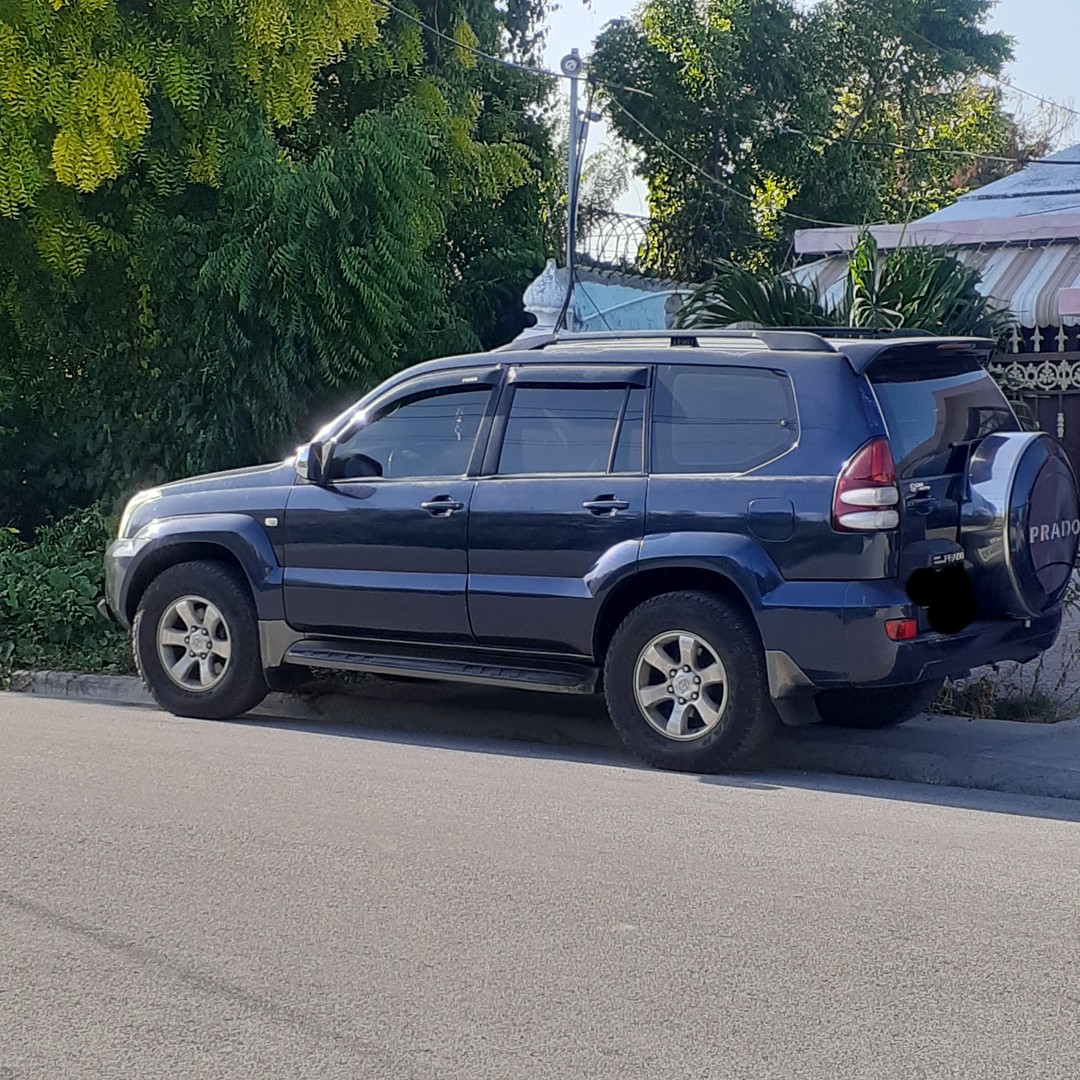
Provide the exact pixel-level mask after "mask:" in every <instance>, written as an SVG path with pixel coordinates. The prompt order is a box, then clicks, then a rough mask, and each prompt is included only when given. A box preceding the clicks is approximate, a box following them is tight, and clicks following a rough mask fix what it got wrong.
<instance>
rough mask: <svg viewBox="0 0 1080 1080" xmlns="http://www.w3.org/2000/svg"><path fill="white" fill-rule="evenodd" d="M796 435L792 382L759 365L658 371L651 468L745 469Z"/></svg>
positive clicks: (664, 470) (704, 471)
mask: <svg viewBox="0 0 1080 1080" xmlns="http://www.w3.org/2000/svg"><path fill="white" fill-rule="evenodd" d="M797 439H798V421H797V415H796V412H795V398H794V395H793V393H792V389H791V382H790V380H789V379H788V378H787V376H786V375H783V374H781V373H779V372H776V371H768V370H765V369H762V368H743V367H711V366H705V365H689V364H688V365H685V366H676V365H671V366H667V367H663V368H661V369H660V371H659V377H658V378H657V385H656V393H655V397H654V401H653V424H652V471H653V472H654V473H667V474H687V473H689V474H709V473H744V472H748V471H749V470H751V469H755V468H757V467H758V466H760V465H764V464H765V463H766V462H769V461H772V460H774V459H775V458H778V457H780V456H781V455H782V454H784V453H786V452H787V451H788V450H790V449H791V447H792V446H794V445H795V442H796V441H797Z"/></svg>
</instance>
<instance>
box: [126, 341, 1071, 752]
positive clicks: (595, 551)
mask: <svg viewBox="0 0 1080 1080" xmlns="http://www.w3.org/2000/svg"><path fill="white" fill-rule="evenodd" d="M992 349H993V345H992V343H991V342H988V341H982V340H977V339H954V338H936V337H932V336H929V335H916V334H908V335H905V336H897V335H891V336H890V335H881V336H876V337H874V336H871V337H865V336H864V337H858V336H853V335H845V334H844V333H842V332H839V331H838V332H836V333H833V332H831V331H830V332H824V333H823V334H822V335H819V334H818V333H808V332H800V331H715V332H713V331H704V332H693V331H691V332H685V333H684V332H674V333H660V334H626V335H622V334H617V333H616V334H604V335H564V336H561V337H559V338H544V339H540V338H537V339H535V340H534V341H533V342H525V343H518V344H516V345H513V346H510V347H508V348H507V349H504V350H500V351H498V352H495V353H488V354H484V355H476V356H465V357H454V358H450V359H444V360H437V361H433V362H430V363H425V364H421V365H420V366H418V367H415V368H412V369H411V370H408V371H405V372H402V373H401V374H399V375H397V376H395V377H394V378H392V379H390V380H389V381H388V382H386V383H384V384H383V385H382V386H380V387H379V388H378V389H377V390H374V391H373V392H372V393H370V394H369V395H368V396H367V397H365V398H364V399H363V400H362V401H361V402H360V403H359V404H358V405H356V406H355V407H353V408H350V409H349V410H348V411H347V412H345V413H344V414H342V415H341V416H340V417H339V418H338V419H337V420H335V421H334V422H332V423H330V424H328V425H327V426H326V427H325V428H324V429H323V430H322V431H320V432H319V433H318V435H317V436H316V437H315V439H314V440H313V441H312V442H311V443H309V444H308V445H306V446H304V447H302V448H301V449H300V450H299V451H298V453H297V454H296V456H295V457H294V458H291V459H289V460H288V461H285V462H282V463H280V464H275V465H268V466H265V467H259V468H252V469H243V470H239V471H236V472H228V473H221V474H218V475H214V476H204V477H200V478H198V479H194V480H185V481H181V482H179V483H174V484H168V485H166V486H164V487H161V488H159V489H155V490H153V491H145V492H142V493H140V494H139V495H137V496H136V497H135V498H134V499H132V500H131V502H130V503H129V505H128V506H127V508H126V510H125V512H124V515H123V520H122V522H121V525H120V530H119V538H118V539H117V540H116V542H115V543H113V544H112V545H111V547H110V549H109V552H108V557H107V577H108V596H107V605H108V609H109V610H111V612H112V613H113V614H114V615H115V617H116V618H118V619H119V620H120V621H121V622H123V623H124V624H125V625H131V626H132V628H133V636H134V647H135V655H136V657H137V660H138V663H139V668H140V670H141V672H142V674H143V677H144V678H145V680H146V682H147V684H148V686H149V687H150V689H151V691H152V692H153V694H154V696H155V698H156V699H157V701H158V702H160V704H161V705H162V706H164V707H165V708H166V709H168V710H170V711H172V712H174V713H178V714H180V715H184V716H195V717H206V718H225V717H231V716H236V715H238V714H240V713H243V712H245V711H247V710H249V709H251V708H252V707H254V706H255V705H257V704H258V703H259V701H260V700H261V699H262V697H263V696H264V695H265V694H266V692H267V690H268V688H273V687H282V686H286V685H288V681H289V680H288V675H289V674H290V673H293V674H296V673H297V672H298V670H299V671H303V670H304V669H312V668H331V669H341V670H345V671H363V672H375V673H381V674H392V675H399V676H406V677H414V678H430V679H456V680H464V681H468V682H475V683H483V684H488V685H497V686H514V687H523V688H528V689H533V690H549V691H555V692H558V693H586V694H591V693H598V692H601V691H602V692H603V693H604V694H605V696H606V699H607V705H608V708H609V711H610V713H611V717H612V720H613V721H614V723H615V726H616V727H617V728H618V730H619V732H620V734H621V735H622V737H623V739H624V740H625V741H626V743H627V745H628V746H629V747H630V749H631V750H633V751H634V752H635V753H636V754H638V755H639V756H640V757H641V758H643V759H644V760H645V761H647V762H650V763H652V764H654V765H658V766H661V767H664V768H673V769H687V770H695V771H710V770H716V769H722V768H725V767H728V766H731V765H734V764H737V763H738V762H740V761H742V760H745V759H746V758H747V757H748V756H749V755H750V754H751V753H752V752H753V751H754V750H755V749H756V748H757V747H758V746H760V745H761V743H762V742H763V740H765V739H766V738H767V737H768V735H769V734H770V732H771V731H773V730H774V728H775V726H776V724H777V723H779V722H781V721H782V722H785V723H789V724H802V723H808V722H814V721H820V720H824V721H826V722H828V723H834V724H840V725H845V726H851V727H863V728H868V727H869V728H876V727H885V726H888V725H890V724H895V723H900V722H902V721H904V720H907V719H910V718H911V717H912V716H914V715H916V714H918V713H919V712H920V711H922V710H923V709H925V707H926V706H927V704H928V703H929V702H930V700H931V699H932V698H933V697H934V695H935V694H936V693H937V692H938V690H939V688H940V686H941V683H942V680H943V679H944V678H946V677H956V676H960V675H963V674H964V673H966V672H967V671H968V670H969V669H971V668H972V667H975V666H978V665H982V664H987V663H991V662H994V661H999V660H1020V661H1023V660H1028V659H1031V658H1033V657H1035V656H1036V655H1038V653H1040V652H1041V651H1042V650H1045V649H1047V648H1048V647H1049V646H1050V645H1051V644H1052V643H1053V642H1054V640H1055V637H1056V636H1057V634H1058V630H1059V627H1060V622H1061V604H1062V599H1063V596H1064V594H1065V591H1066V588H1067V585H1068V581H1069V578H1070V575H1071V573H1072V570H1073V566H1074V564H1075V561H1076V554H1077V544H1078V535H1080V509H1078V501H1077V489H1076V483H1075V480H1074V477H1073V473H1072V470H1071V468H1070V466H1069V463H1068V460H1067V459H1066V457H1065V455H1064V453H1063V451H1062V450H1061V448H1060V446H1059V445H1058V444H1057V442H1055V441H1054V440H1053V439H1051V438H1049V437H1047V436H1045V435H1042V434H1039V433H1027V432H1023V431H1021V430H1020V428H1019V425H1018V424H1017V422H1016V418H1015V416H1014V414H1013V412H1012V410H1011V409H1010V407H1009V405H1008V403H1007V401H1006V400H1005V398H1004V397H1003V396H1002V394H1001V392H1000V390H999V389H998V387H997V386H996V384H995V383H994V382H993V381H992V380H991V379H990V377H989V376H988V375H987V374H986V373H985V371H984V365H985V362H986V361H987V359H988V358H989V356H990V355H991V352H992ZM305 674H306V672H305Z"/></svg>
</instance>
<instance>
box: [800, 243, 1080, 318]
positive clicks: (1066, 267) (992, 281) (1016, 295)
mask: <svg viewBox="0 0 1080 1080" xmlns="http://www.w3.org/2000/svg"><path fill="white" fill-rule="evenodd" d="M953 251H954V253H955V254H956V255H957V257H958V258H959V259H960V260H961V261H962V262H964V263H965V264H967V265H968V266H971V267H973V268H974V269H976V270H978V271H979V273H980V274H981V275H982V284H981V285H980V286H979V291H980V292H982V294H983V295H984V296H989V297H990V298H991V299H992V300H994V301H996V302H997V303H998V304H1000V305H1001V306H1002V307H1003V308H1008V309H1009V310H1011V311H1012V313H1013V314H1014V315H1015V316H1016V317H1017V318H1018V320H1019V322H1020V325H1021V326H1025V327H1028V328H1036V327H1038V328H1042V329H1045V328H1046V327H1053V326H1062V325H1064V326H1078V325H1080V315H1064V316H1063V315H1061V313H1060V307H1059V304H1060V293H1061V291H1062V290H1063V289H1080V239H1076V240H1071V241H1068V242H1062V241H1058V242H1050V243H1032V244H1024V245H1019V244H1004V245H997V246H979V247H967V246H963V247H956V248H954V249H953ZM846 273H847V258H846V256H843V255H832V256H829V257H828V258H826V259H821V260H819V261H818V262H813V263H808V264H806V265H805V266H800V267H798V268H797V269H796V270H794V271H792V276H793V277H794V278H795V280H796V281H799V282H801V283H803V284H809V283H811V282H815V283H816V285H817V289H818V292H819V294H820V295H821V297H822V299H823V301H824V302H825V304H826V306H832V305H833V304H834V303H836V302H838V301H839V300H840V299H841V298H842V296H843V291H844V281H845V276H846Z"/></svg>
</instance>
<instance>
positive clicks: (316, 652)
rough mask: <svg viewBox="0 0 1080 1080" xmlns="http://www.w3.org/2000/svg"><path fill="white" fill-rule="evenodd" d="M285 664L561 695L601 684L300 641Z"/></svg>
mask: <svg viewBox="0 0 1080 1080" xmlns="http://www.w3.org/2000/svg"><path fill="white" fill-rule="evenodd" d="M282 659H283V661H284V662H285V663H286V664H301V665H303V666H305V667H313V668H332V669H334V670H337V671H365V672H370V673H371V674H374V675H405V676H408V677H410V678H414V679H438V680H446V681H450V682H468V683H479V684H485V685H488V686H503V687H508V688H513V689H518V690H546V691H549V692H551V693H556V694H595V693H596V692H597V687H598V684H599V679H600V672H599V671H598V670H597V669H596V668H592V667H586V666H585V665H581V666H578V665H574V664H566V663H557V662H552V665H551V666H550V667H547V666H545V667H535V668H532V667H530V668H522V667H516V666H515V667H510V666H505V665H502V664H499V663H497V662H494V661H492V660H490V659H488V658H487V657H485V658H483V659H480V658H478V659H475V660H455V659H450V658H447V657H436V656H427V657H417V656H415V655H411V656H398V655H394V654H392V653H384V652H373V651H363V650H356V649H352V648H344V647H342V646H340V645H334V644H332V643H330V642H321V641H310V640H307V641H298V642H297V643H296V644H295V645H293V646H292V647H291V648H290V649H289V651H288V652H287V653H286V654H285V655H284V657H282Z"/></svg>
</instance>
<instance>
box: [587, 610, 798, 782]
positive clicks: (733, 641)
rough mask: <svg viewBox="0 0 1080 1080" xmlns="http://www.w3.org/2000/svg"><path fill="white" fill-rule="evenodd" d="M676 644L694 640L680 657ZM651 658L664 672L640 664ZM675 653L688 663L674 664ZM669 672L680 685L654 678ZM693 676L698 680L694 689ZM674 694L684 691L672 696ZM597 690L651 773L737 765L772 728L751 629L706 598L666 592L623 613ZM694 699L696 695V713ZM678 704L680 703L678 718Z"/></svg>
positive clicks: (737, 614)
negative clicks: (668, 666)
mask: <svg viewBox="0 0 1080 1080" xmlns="http://www.w3.org/2000/svg"><path fill="white" fill-rule="evenodd" d="M680 635H681V637H680ZM682 638H689V639H691V640H692V641H696V642H697V643H698V644H696V645H694V646H693V648H692V649H691V650H689V652H688V651H687V650H686V649H685V648H684V642H683V640H682ZM652 650H656V651H655V652H652ZM650 653H651V655H652V657H653V659H654V660H655V659H663V660H664V661H665V665H664V666H666V662H670V663H672V665H673V666H672V668H671V669H670V670H669V672H668V673H667V676H665V673H664V672H663V670H662V667H661V666H660V665H658V664H654V663H649V661H648V660H647V659H646V657H647V655H649V654H650ZM676 654H678V660H679V661H684V660H687V659H688V658H689V660H690V663H681V662H680V663H676V659H675V657H676ZM715 661H718V662H719V668H717V666H716V663H715ZM686 668H689V669H690V670H689V672H688V671H687V670H685V669H686ZM670 671H676V672H677V675H676V679H678V680H679V681H676V680H675V679H673V680H672V681H671V682H670V683H668V682H666V681H664V678H660V680H659V681H657V677H658V676H664V677H665V678H666V677H670ZM718 672H719V673H720V674H722V676H723V677H722V679H720V678H719V677H718ZM695 678H698V679H700V680H701V682H699V683H696V684H695V683H693V681H692V680H693V679H695ZM688 680H689V681H688ZM668 686H671V687H672V690H671V692H670V693H669V691H668ZM680 690H682V691H684V692H685V696H684V697H682V698H681V699H680V698H679V691H680ZM604 691H605V696H606V698H607V704H608V711H609V712H610V714H611V719H612V722H613V723H614V725H615V729H616V730H617V731H618V733H619V735H620V736H621V738H622V740H623V742H624V743H625V744H626V746H627V748H628V749H629V750H630V752H631V753H632V754H634V755H635V756H636V757H638V758H640V759H641V760H642V761H644V762H645V763H646V764H648V765H653V766H656V767H657V768H660V769H671V770H675V771H678V772H699V773H713V772H721V771H723V770H726V769H731V768H734V767H737V766H738V765H741V764H744V763H746V762H747V761H748V760H750V759H751V758H752V757H753V756H754V754H755V753H756V752H757V751H758V750H759V749H760V748H761V747H762V746H763V745H764V744H765V742H766V741H767V740H768V738H769V737H770V736H771V735H772V733H773V732H774V731H775V730H776V727H777V725H778V723H779V717H778V716H777V714H776V710H775V709H774V708H773V705H772V701H771V699H770V698H769V690H768V680H767V678H766V675H765V659H764V652H763V650H762V646H761V640H760V638H759V637H758V634H757V629H756V627H755V626H754V624H753V622H752V621H751V619H750V618H749V617H748V616H747V615H746V614H744V612H743V611H742V609H741V608H739V607H738V606H736V605H735V604H734V603H732V602H731V601H729V600H725V599H723V598H722V597H719V596H715V595H713V594H711V593H704V592H672V593H665V594H663V595H661V596H657V597H654V598H653V599H651V600H646V601H645V602H644V603H642V604H641V605H640V606H638V607H636V608H635V609H634V610H633V611H631V612H630V614H629V615H627V616H626V618H625V619H624V620H623V622H622V623H621V625H620V626H619V628H618V630H617V631H616V632H615V636H614V637H613V638H612V640H611V646H610V647H609V649H608V652H607V657H606V658H605V663H604ZM693 693H698V694H699V698H698V699H697V700H698V701H700V702H701V704H702V705H703V706H704V708H703V709H701V711H698V710H699V708H701V706H700V705H698V704H696V703H695V701H694V699H693V697H692V694H693ZM680 700H681V701H682V702H684V703H685V705H684V706H683V707H682V709H681V712H680V713H679V716H678V717H677V716H676V709H677V707H679V702H680ZM650 717H651V719H650ZM680 718H681V719H680ZM660 727H665V728H666V729H668V733H664V732H662V731H661V730H660Z"/></svg>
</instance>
